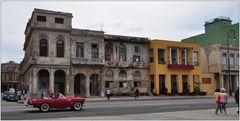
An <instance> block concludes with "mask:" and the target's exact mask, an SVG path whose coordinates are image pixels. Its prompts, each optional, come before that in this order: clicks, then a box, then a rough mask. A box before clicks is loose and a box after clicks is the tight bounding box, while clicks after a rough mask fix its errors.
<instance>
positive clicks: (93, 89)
mask: <svg viewBox="0 0 240 121" xmlns="http://www.w3.org/2000/svg"><path fill="white" fill-rule="evenodd" d="M99 81H100V79H99V76H98V74H92V75H91V76H90V84H89V86H90V88H89V89H90V91H89V92H90V95H91V96H97V95H99V92H100V91H99V89H100V87H99V86H100V83H99Z"/></svg>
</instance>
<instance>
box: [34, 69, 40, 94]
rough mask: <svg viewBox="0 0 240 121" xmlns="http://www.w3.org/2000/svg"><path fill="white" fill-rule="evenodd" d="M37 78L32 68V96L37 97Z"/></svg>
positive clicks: (35, 71)
mask: <svg viewBox="0 0 240 121" xmlns="http://www.w3.org/2000/svg"><path fill="white" fill-rule="evenodd" d="M37 82H38V78H37V70H36V69H35V68H33V96H34V97H36V96H38V86H39V85H38V83H37Z"/></svg>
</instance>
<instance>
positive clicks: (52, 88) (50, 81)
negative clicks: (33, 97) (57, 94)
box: [49, 68, 54, 94]
mask: <svg viewBox="0 0 240 121" xmlns="http://www.w3.org/2000/svg"><path fill="white" fill-rule="evenodd" d="M53 71H54V70H53V69H52V68H51V69H50V80H49V87H50V90H49V91H50V93H53V94H54V73H53Z"/></svg>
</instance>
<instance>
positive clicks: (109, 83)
mask: <svg viewBox="0 0 240 121" xmlns="http://www.w3.org/2000/svg"><path fill="white" fill-rule="evenodd" d="M112 87H113V82H112V81H106V82H105V88H112Z"/></svg>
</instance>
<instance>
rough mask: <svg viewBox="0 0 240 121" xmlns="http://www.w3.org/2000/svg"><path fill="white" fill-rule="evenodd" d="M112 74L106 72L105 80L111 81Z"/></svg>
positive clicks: (109, 71) (110, 71) (108, 71)
mask: <svg viewBox="0 0 240 121" xmlns="http://www.w3.org/2000/svg"><path fill="white" fill-rule="evenodd" d="M113 76H114V73H113V71H112V70H107V71H106V72H105V80H111V81H112V80H113Z"/></svg>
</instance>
